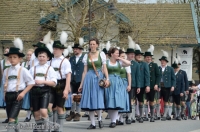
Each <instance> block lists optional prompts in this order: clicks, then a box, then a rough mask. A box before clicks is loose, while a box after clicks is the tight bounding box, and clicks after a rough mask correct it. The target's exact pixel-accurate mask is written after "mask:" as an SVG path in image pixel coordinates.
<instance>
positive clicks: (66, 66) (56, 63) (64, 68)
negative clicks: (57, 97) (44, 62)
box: [49, 56, 72, 80]
mask: <svg viewBox="0 0 200 132" xmlns="http://www.w3.org/2000/svg"><path fill="white" fill-rule="evenodd" d="M64 58H65V57H64V56H60V57H59V58H53V59H52V62H51V61H50V62H49V63H51V66H52V67H53V68H59V67H60V64H61V61H62V60H63V59H64ZM60 71H61V74H62V79H65V78H66V75H67V74H68V73H71V72H72V70H71V64H70V62H69V60H68V59H66V58H65V60H64V61H63V62H62V65H61V70H60ZM55 72H56V78H57V79H58V80H60V79H61V76H60V73H59V71H55Z"/></svg>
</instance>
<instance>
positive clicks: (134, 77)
mask: <svg viewBox="0 0 200 132" xmlns="http://www.w3.org/2000/svg"><path fill="white" fill-rule="evenodd" d="M128 39H129V48H128V49H127V51H126V54H127V60H129V61H131V91H129V100H130V113H128V118H127V120H126V124H131V123H135V101H136V95H137V94H138V93H139V92H140V66H139V64H138V63H137V62H136V61H135V50H134V48H135V42H134V41H133V40H132V38H131V37H130V36H129V37H128Z"/></svg>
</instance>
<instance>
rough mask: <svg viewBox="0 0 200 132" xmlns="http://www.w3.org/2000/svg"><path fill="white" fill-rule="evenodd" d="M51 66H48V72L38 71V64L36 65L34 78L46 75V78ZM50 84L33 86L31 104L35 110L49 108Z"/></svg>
mask: <svg viewBox="0 0 200 132" xmlns="http://www.w3.org/2000/svg"><path fill="white" fill-rule="evenodd" d="M49 68H50V66H49V67H48V69H47V71H46V74H43V73H37V72H36V66H34V80H35V77H36V76H44V77H45V80H46V79H47V74H48V71H49ZM49 91H50V87H49V86H33V88H32V90H31V105H32V107H33V111H38V110H40V109H41V108H44V109H47V108H48V105H49Z"/></svg>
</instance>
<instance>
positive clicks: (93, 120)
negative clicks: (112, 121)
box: [89, 111, 95, 126]
mask: <svg viewBox="0 0 200 132" xmlns="http://www.w3.org/2000/svg"><path fill="white" fill-rule="evenodd" d="M89 116H90V121H91V123H92V125H93V126H95V119H94V111H89Z"/></svg>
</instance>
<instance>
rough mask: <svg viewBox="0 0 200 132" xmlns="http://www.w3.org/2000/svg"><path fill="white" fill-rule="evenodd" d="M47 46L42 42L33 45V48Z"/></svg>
mask: <svg viewBox="0 0 200 132" xmlns="http://www.w3.org/2000/svg"><path fill="white" fill-rule="evenodd" d="M44 45H45V44H43V43H41V42H38V43H37V44H33V45H32V46H33V47H38V48H39V47H43V46H44Z"/></svg>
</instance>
